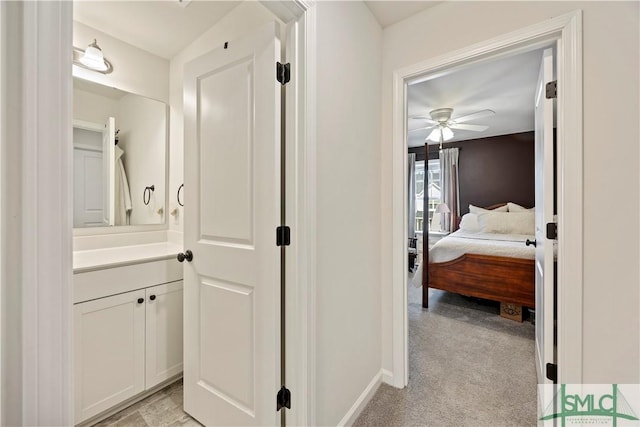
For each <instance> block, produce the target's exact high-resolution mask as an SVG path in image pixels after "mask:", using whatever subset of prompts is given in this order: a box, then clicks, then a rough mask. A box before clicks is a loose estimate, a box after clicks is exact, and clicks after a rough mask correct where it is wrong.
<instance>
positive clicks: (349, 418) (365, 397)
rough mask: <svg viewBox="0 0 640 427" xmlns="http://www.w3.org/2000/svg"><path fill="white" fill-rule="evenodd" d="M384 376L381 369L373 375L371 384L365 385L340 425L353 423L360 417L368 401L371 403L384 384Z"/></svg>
mask: <svg viewBox="0 0 640 427" xmlns="http://www.w3.org/2000/svg"><path fill="white" fill-rule="evenodd" d="M382 376H383V371H382V370H381V371H380V372H378V373H377V374H376V375H375V376H374V377H373V379H372V380H371V382H370V383H369V385H367V387H365V389H364V391H363V392H362V394H360V396H359V397H358V398H357V399H356V401H355V403H354V404H353V406H351V408H350V409H349V411H347V413H346V415H345V416H344V417H343V418H342V419H341V420H340V422H339V423H338V426H339V427H342V426H350V425H353V423H354V422H355V421H356V420H357V419H358V416H360V414H361V413H362V410H363V409H364V408H365V406H367V403H369V401H370V400H371V398H372V397H373V395H374V394H376V391H378V388H379V387H380V384H382Z"/></svg>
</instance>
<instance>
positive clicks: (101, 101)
mask: <svg viewBox="0 0 640 427" xmlns="http://www.w3.org/2000/svg"><path fill="white" fill-rule="evenodd" d="M117 103H118V101H117V100H115V99H113V98H107V97H106V96H100V95H96V94H94V93H90V92H85V91H83V90H78V89H75V88H74V89H73V119H74V120H82V121H85V122H91V123H99V124H105V123H107V120H109V117H114V116H115V114H116V105H117Z"/></svg>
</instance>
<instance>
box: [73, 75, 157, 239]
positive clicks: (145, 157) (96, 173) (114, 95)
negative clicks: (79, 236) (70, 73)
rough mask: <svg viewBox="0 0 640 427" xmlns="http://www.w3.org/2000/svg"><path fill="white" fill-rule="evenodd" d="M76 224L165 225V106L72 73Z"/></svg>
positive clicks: (75, 225) (89, 225)
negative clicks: (74, 75)
mask: <svg viewBox="0 0 640 427" xmlns="http://www.w3.org/2000/svg"><path fill="white" fill-rule="evenodd" d="M73 105H74V107H73V110H74V111H73V118H74V120H73V189H74V190H73V196H74V200H73V226H74V228H87V227H100V228H107V227H120V226H138V225H149V224H164V223H165V215H166V200H167V198H166V180H167V174H166V165H167V124H168V117H167V115H168V109H167V105H166V104H164V103H163V102H160V101H157V100H155V99H149V98H145V97H143V96H140V95H136V94H133V93H129V92H125V91H122V90H119V89H116V88H113V87H107V86H103V85H101V84H98V83H94V82H90V81H87V80H83V79H80V78H78V77H74V79H73Z"/></svg>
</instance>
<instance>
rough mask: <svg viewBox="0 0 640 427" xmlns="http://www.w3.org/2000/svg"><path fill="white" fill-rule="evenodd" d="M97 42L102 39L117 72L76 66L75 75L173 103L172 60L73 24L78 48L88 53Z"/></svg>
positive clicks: (75, 23) (106, 52)
mask: <svg viewBox="0 0 640 427" xmlns="http://www.w3.org/2000/svg"><path fill="white" fill-rule="evenodd" d="M93 39H97V40H98V46H100V48H101V49H102V52H103V53H104V57H105V58H106V59H108V60H109V62H111V64H112V65H113V72H112V73H110V74H102V73H98V72H95V71H91V70H86V69H84V68H81V67H77V66H74V67H73V75H74V76H77V77H81V78H83V79H85V80H90V81H93V82H96V83H101V84H103V85H105V86H113V87H116V88H118V89H122V90H124V91H126V92H131V93H136V94H138V95H142V96H146V97H148V98H153V99H157V100H159V101H162V102H164V103H165V104H166V103H169V61H168V60H166V59H164V58H161V57H159V56H156V55H153V54H151V53H149V52H147V51H145V50H142V49H140V48H138V47H135V46H132V45H130V44H128V43H125V42H123V41H122V40H118V39H116V38H114V37H111V36H110V35H108V34H105V33H103V32H101V31H98V30H96V29H94V28H91V27H88V26H86V25H84V24H81V23H80V22H76V21H73V45H74V46H75V47H77V48H79V49H82V50H85V49H86V48H87V46H88V45H89V43H91V42H93Z"/></svg>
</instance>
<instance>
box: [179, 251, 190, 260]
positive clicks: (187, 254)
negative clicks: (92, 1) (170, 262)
mask: <svg viewBox="0 0 640 427" xmlns="http://www.w3.org/2000/svg"><path fill="white" fill-rule="evenodd" d="M185 259H186V260H187V261H188V262H191V261H193V252H191V251H190V250H189V249H187V250H186V251H184V253H182V252H180V253H179V254H178V261H179V262H183V261H184V260H185Z"/></svg>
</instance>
